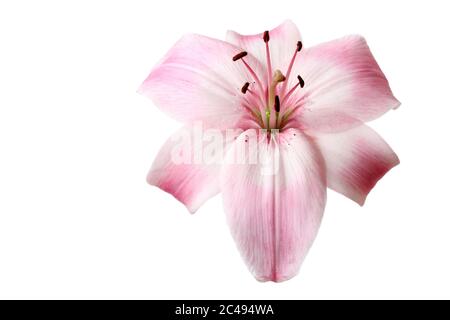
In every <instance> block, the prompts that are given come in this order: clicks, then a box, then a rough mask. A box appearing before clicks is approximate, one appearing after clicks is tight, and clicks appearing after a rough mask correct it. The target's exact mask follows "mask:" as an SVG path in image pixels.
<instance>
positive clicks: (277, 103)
mask: <svg viewBox="0 0 450 320" xmlns="http://www.w3.org/2000/svg"><path fill="white" fill-rule="evenodd" d="M274 109H275V111H276V112H280V98H279V97H278V96H275V106H274Z"/></svg>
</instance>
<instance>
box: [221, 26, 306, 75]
mask: <svg viewBox="0 0 450 320" xmlns="http://www.w3.org/2000/svg"><path fill="white" fill-rule="evenodd" d="M269 35H270V40H269V42H268V43H269V48H270V56H271V60H272V70H276V69H279V70H281V71H283V72H285V71H286V70H287V68H288V66H289V62H290V61H291V58H292V56H293V54H294V52H295V51H296V48H297V42H298V41H300V40H301V36H300V32H299V31H298V29H297V26H296V25H295V24H294V23H293V22H292V21H290V20H286V21H284V22H283V23H282V24H280V25H279V26H278V27H276V28H275V29H273V30H271V31H269ZM226 40H227V41H228V42H230V43H232V44H234V45H236V46H238V47H240V48H242V49H243V50H247V51H248V52H250V53H251V54H252V55H253V56H255V57H256V58H257V59H258V60H259V61H260V62H261V63H262V64H264V65H265V64H266V44H265V42H264V41H263V33H259V34H255V35H241V34H239V33H237V32H235V31H231V30H230V31H228V32H227V35H226Z"/></svg>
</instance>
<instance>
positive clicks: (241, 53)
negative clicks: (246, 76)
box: [233, 51, 264, 95]
mask: <svg viewBox="0 0 450 320" xmlns="http://www.w3.org/2000/svg"><path fill="white" fill-rule="evenodd" d="M247 54H248V53H247V51H242V52H240V53H238V54H237V55H235V56H234V57H233V61H238V60H241V61H242V63H243V64H244V65H245V67H246V68H247V70H248V72H250V74H251V75H252V77H253V79H254V80H255V81H256V83H258V86H259V89H260V90H261V95H264V88H263V85H262V83H261V80H259V78H258V76H257V75H256V73H255V71H253V69H252V68H251V67H250V66H249V65H248V63H247V62H246V61H245V60H244V57H245V56H246V55H247Z"/></svg>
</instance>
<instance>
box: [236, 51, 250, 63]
mask: <svg viewBox="0 0 450 320" xmlns="http://www.w3.org/2000/svg"><path fill="white" fill-rule="evenodd" d="M246 55H247V51H242V52H240V53H238V54H237V55H235V56H234V57H233V61H238V60H239V59H242V58H243V57H245V56H246Z"/></svg>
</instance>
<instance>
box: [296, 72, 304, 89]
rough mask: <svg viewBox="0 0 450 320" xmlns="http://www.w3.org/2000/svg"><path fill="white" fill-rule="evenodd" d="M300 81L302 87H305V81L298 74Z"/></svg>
mask: <svg viewBox="0 0 450 320" xmlns="http://www.w3.org/2000/svg"><path fill="white" fill-rule="evenodd" d="M297 79H298V82H299V83H300V88H303V87H304V86H305V81H304V80H303V78H302V77H300V75H298V76H297Z"/></svg>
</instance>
